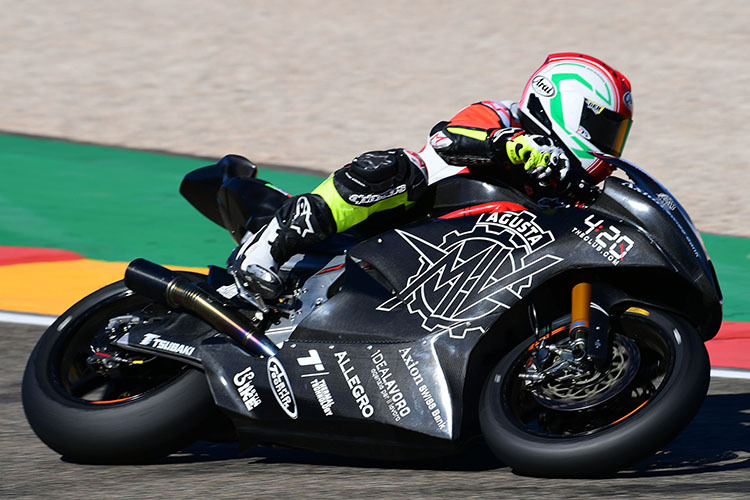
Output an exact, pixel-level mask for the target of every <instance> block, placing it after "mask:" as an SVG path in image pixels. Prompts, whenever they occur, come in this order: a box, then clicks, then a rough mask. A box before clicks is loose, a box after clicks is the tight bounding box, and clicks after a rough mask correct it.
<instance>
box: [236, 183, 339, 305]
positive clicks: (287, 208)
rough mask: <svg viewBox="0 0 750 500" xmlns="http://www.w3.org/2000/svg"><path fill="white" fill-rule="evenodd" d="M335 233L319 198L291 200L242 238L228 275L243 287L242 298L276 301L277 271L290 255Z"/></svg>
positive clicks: (306, 196)
mask: <svg viewBox="0 0 750 500" xmlns="http://www.w3.org/2000/svg"><path fill="white" fill-rule="evenodd" d="M335 233H336V221H335V220H334V219H333V215H332V213H331V210H330V208H329V207H328V205H327V204H326V202H325V201H324V200H323V198H322V197H321V196H319V195H317V194H303V195H299V196H294V197H292V198H289V199H288V200H287V201H285V202H284V203H283V204H282V205H281V207H279V209H278V210H277V211H276V214H275V216H274V218H273V219H271V221H270V222H269V223H268V224H267V225H266V226H265V227H263V228H262V229H261V230H260V231H258V232H257V233H255V234H248V235H246V236H245V238H244V239H243V243H242V245H240V247H239V248H238V249H237V250H236V251H235V253H234V254H233V255H232V257H230V259H229V260H230V262H231V264H230V266H229V272H230V273H231V274H232V275H233V276H234V277H235V281H236V282H237V285H238V286H240V285H243V286H242V287H241V288H240V293H241V294H242V291H243V290H245V289H249V290H250V291H252V292H254V293H257V294H260V296H261V297H262V298H263V299H265V300H268V299H275V298H278V297H279V295H280V294H281V292H282V291H283V288H284V284H283V282H282V280H281V278H280V277H279V274H278V272H279V267H280V266H281V265H282V264H283V263H284V262H286V261H287V260H289V258H290V257H291V256H292V255H295V254H298V253H302V252H305V251H306V250H307V249H308V248H310V247H311V246H312V245H314V244H316V243H320V242H321V241H323V240H325V239H326V238H328V237H329V236H331V235H333V234H335ZM245 283H247V285H245ZM243 296H244V294H243Z"/></svg>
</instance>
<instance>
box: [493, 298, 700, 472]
mask: <svg viewBox="0 0 750 500" xmlns="http://www.w3.org/2000/svg"><path fill="white" fill-rule="evenodd" d="M629 311H632V312H626V313H624V314H622V315H621V316H620V317H619V318H616V320H615V321H613V328H612V335H614V337H613V339H612V340H613V341H612V356H611V361H610V362H609V364H608V366H607V367H606V368H605V369H602V370H596V369H588V370H586V369H583V370H581V369H580V367H576V366H575V364H566V363H565V361H566V360H570V359H571V357H570V354H569V353H570V346H569V342H568V329H567V325H563V326H561V327H558V328H557V329H556V330H553V331H552V332H551V333H550V334H548V335H547V336H545V337H543V338H541V339H537V338H535V337H532V338H529V339H527V340H526V341H524V342H522V343H521V344H519V345H518V346H517V347H516V348H515V349H514V350H513V351H511V352H510V353H508V354H507V355H506V356H505V357H504V358H503V359H502V360H501V361H500V363H498V365H497V366H496V367H495V368H494V370H492V372H491V373H490V375H489V377H488V379H487V381H486V383H485V386H484V389H483V392H482V397H481V402H480V423H481V427H482V432H483V434H484V436H485V439H486V440H487V442H488V444H489V446H490V448H491V449H492V450H493V451H494V452H495V454H496V455H497V456H498V457H499V458H500V459H501V460H503V461H504V462H505V463H506V464H508V465H509V466H511V467H512V468H513V469H514V471H516V472H518V473H521V474H526V475H534V476H545V477H581V476H584V477H585V476H601V475H605V474H610V473H613V472H616V471H618V470H620V469H622V468H625V467H628V466H630V465H633V464H635V463H636V462H638V461H639V460H642V459H643V458H646V457H647V456H649V455H651V454H653V453H654V452H656V451H658V450H659V449H660V448H662V447H663V446H664V445H666V444H667V443H668V442H670V441H671V440H672V439H674V438H675V437H676V436H677V434H678V433H679V432H680V431H681V430H682V429H683V428H684V427H685V426H687V424H688V423H689V422H690V420H692V418H693V417H694V416H695V414H696V413H697V411H698V409H699V408H700V405H701V403H702V401H703V399H704V397H705V395H706V392H707V390H708V383H709V378H710V366H709V362H708V355H707V353H706V349H705V347H704V346H703V342H702V341H701V339H700V338H699V336H698V333H697V332H696V331H695V329H694V328H693V327H692V326H691V325H690V324H688V323H687V322H686V321H685V320H683V319H682V318H679V317H677V316H673V315H670V314H667V313H664V312H661V311H659V310H648V311H647V310H645V309H636V308H631V309H630V310H629Z"/></svg>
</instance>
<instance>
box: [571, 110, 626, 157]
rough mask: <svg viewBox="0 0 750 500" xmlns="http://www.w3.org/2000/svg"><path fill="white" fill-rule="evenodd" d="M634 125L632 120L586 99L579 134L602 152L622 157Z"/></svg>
mask: <svg viewBox="0 0 750 500" xmlns="http://www.w3.org/2000/svg"><path fill="white" fill-rule="evenodd" d="M632 123H633V120H631V119H630V118H627V117H625V116H623V115H621V114H619V113H616V112H614V111H611V110H609V109H607V108H605V107H604V106H602V105H600V104H597V103H595V102H592V101H589V100H588V99H584V101H583V111H582V112H581V122H580V128H579V130H578V132H579V133H580V134H582V135H584V136H587V137H586V138H587V139H588V140H589V141H590V142H591V144H593V145H594V146H596V147H597V148H599V149H600V150H601V151H602V152H604V153H607V154H610V155H614V156H620V154H621V153H622V150H623V148H624V147H625V141H626V140H627V139H628V133H629V132H630V125H631V124H632ZM581 129H583V130H581Z"/></svg>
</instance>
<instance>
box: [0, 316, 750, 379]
mask: <svg viewBox="0 0 750 500" xmlns="http://www.w3.org/2000/svg"><path fill="white" fill-rule="evenodd" d="M56 319H57V316H45V315H43V314H27V313H16V312H9V311H0V323H16V324H20V325H36V326H49V325H51V324H52V323H54V321H55V320H56ZM711 376H712V377H716V378H738V379H745V380H750V370H740V369H737V368H711Z"/></svg>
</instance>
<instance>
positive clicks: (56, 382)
mask: <svg viewBox="0 0 750 500" xmlns="http://www.w3.org/2000/svg"><path fill="white" fill-rule="evenodd" d="M159 307H161V306H159V305H158V304H150V302H149V300H148V299H145V298H143V297H141V296H138V295H135V294H133V292H131V291H130V290H128V288H127V287H126V286H125V285H124V284H123V283H122V282H117V283H114V284H112V285H109V286H107V287H105V288H103V289H101V290H99V291H98V292H95V293H93V294H92V295H90V296H88V297H86V298H84V299H83V300H81V301H80V302H79V303H77V304H76V305H75V306H73V307H72V308H71V309H69V310H68V311H67V312H65V313H63V314H62V315H61V316H60V318H58V320H57V321H55V323H54V324H52V325H51V326H50V327H49V328H48V329H47V331H46V332H45V333H44V335H43V336H42V338H41V339H40V340H39V342H38V343H37V345H36V347H35V348H34V351H33V352H32V354H31V357H30V358H29V361H28V363H27V365H26V371H25V372H24V377H23V385H22V396H23V406H24V411H25V412H26V418H27V419H28V421H29V424H30V425H31V427H32V429H33V430H34V432H35V433H36V434H37V436H39V438H40V439H41V440H42V441H43V442H44V443H45V444H47V445H48V446H49V447H50V448H52V449H53V450H55V451H57V452H58V453H60V454H61V455H63V456H65V457H66V458H68V459H70V460H73V461H76V462H84V463H121V462H142V461H148V460H151V459H154V458H157V457H161V456H165V455H168V454H169V453H171V452H173V451H176V450H178V449H180V448H181V447H183V446H185V445H188V444H190V443H191V442H192V441H194V440H195V439H196V437H197V434H198V432H199V430H200V426H201V424H202V423H203V422H205V421H206V419H208V418H210V417H212V416H214V415H215V408H214V406H213V400H212V398H211V393H210V391H209V388H208V384H207V382H206V380H205V375H204V374H203V372H201V371H200V370H198V369H196V368H192V367H189V366H187V365H185V364H183V363H180V362H178V361H173V360H168V359H163V358H159V357H154V356H148V355H140V354H134V353H131V352H127V351H122V350H118V349H117V347H116V346H115V345H113V344H112V343H111V340H112V339H111V338H109V337H108V328H107V326H108V324H110V320H111V319H112V318H118V317H119V318H127V317H129V316H134V315H139V314H142V313H143V311H144V308H159ZM94 353H98V354H95V356H94V357H97V356H98V357H99V358H101V357H103V356H106V357H107V358H109V359H119V360H121V361H119V362H117V363H109V368H106V369H105V368H104V367H103V366H102V364H101V363H99V362H93V361H92V354H94Z"/></svg>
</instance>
